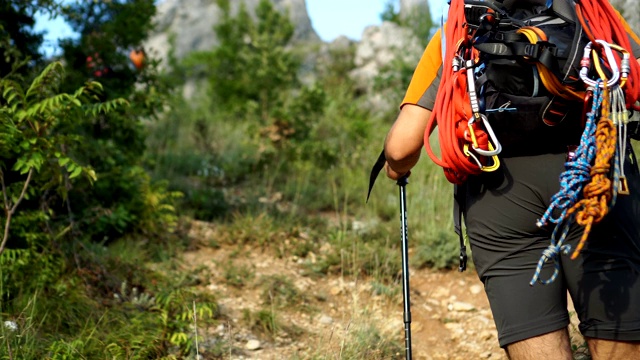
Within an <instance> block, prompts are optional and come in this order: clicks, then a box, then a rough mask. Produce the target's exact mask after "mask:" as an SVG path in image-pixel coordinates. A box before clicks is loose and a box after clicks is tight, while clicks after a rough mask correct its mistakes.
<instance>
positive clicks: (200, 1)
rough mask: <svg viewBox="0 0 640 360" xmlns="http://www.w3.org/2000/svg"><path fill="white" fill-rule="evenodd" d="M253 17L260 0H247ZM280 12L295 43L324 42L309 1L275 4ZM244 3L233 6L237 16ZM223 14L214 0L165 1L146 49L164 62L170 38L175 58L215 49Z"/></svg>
mask: <svg viewBox="0 0 640 360" xmlns="http://www.w3.org/2000/svg"><path fill="white" fill-rule="evenodd" d="M243 2H244V3H245V5H246V7H247V9H248V10H249V12H250V13H252V12H253V9H255V8H256V6H257V5H258V3H259V0H243ZM272 2H273V4H274V6H275V7H276V9H278V10H280V11H288V13H289V16H290V18H291V21H292V22H293V24H294V25H295V32H294V40H295V41H305V42H319V41H320V38H319V37H318V34H316V32H315V30H314V29H313V27H312V26H311V20H310V19H309V14H308V12H307V4H306V2H305V0H272ZM240 3H241V2H240V1H237V0H233V1H232V2H231V8H232V12H236V11H237V10H238V8H239V6H240ZM220 15H221V10H220V8H218V6H217V5H216V4H215V1H214V0H162V1H160V2H159V4H158V8H157V15H156V18H155V23H156V30H155V33H154V34H153V35H152V36H151V37H150V38H149V40H148V41H147V43H146V44H145V47H146V49H147V50H148V51H150V52H152V53H154V54H155V55H156V56H157V57H160V58H164V57H165V56H166V55H167V53H168V51H169V46H170V45H169V36H170V35H173V36H175V55H176V56H177V57H178V58H182V57H183V56H184V55H186V54H187V53H189V52H191V51H194V50H207V49H211V48H212V47H214V46H215V45H216V44H217V41H218V40H217V38H216V34H215V32H214V31H213V27H214V25H215V23H216V22H217V21H218V19H219V18H220Z"/></svg>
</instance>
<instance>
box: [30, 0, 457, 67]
mask: <svg viewBox="0 0 640 360" xmlns="http://www.w3.org/2000/svg"><path fill="white" fill-rule="evenodd" d="M388 1H389V0H306V2H307V11H308V12H309V17H310V18H311V24H312V26H313V28H314V29H315V30H316V32H317V33H318V35H319V36H320V38H321V39H322V40H324V41H332V40H334V39H335V38H336V37H338V36H340V35H345V36H347V37H348V38H350V39H353V40H359V39H360V37H361V36H362V32H363V30H364V29H365V28H366V27H367V26H370V25H379V24H380V22H381V20H380V14H382V12H383V11H384V9H385V7H386V4H387V2H388ZM425 1H427V0H425ZM428 1H429V3H430V4H431V13H432V14H440V12H441V11H442V10H441V9H442V4H444V3H445V2H446V0H428ZM36 30H37V31H42V30H45V31H47V32H48V33H47V34H46V35H45V44H44V48H45V51H46V53H47V55H51V54H53V53H54V52H55V47H56V44H57V39H59V38H67V37H69V36H72V35H73V33H72V31H71V29H70V28H69V27H68V26H67V25H66V24H65V22H64V20H62V18H60V17H59V18H57V19H54V20H49V19H47V18H46V17H39V18H38V19H37V22H36Z"/></svg>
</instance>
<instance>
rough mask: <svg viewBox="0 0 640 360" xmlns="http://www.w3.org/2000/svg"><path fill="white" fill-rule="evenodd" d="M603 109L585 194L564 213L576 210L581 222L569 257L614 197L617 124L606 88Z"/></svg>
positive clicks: (578, 221)
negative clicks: (612, 167) (613, 168)
mask: <svg viewBox="0 0 640 360" xmlns="http://www.w3.org/2000/svg"><path fill="white" fill-rule="evenodd" d="M602 96H603V101H602V113H601V117H600V121H599V122H598V125H597V127H596V134H595V135H596V148H597V152H596V159H595V162H594V165H593V167H592V168H591V172H590V174H591V182H590V183H589V184H587V185H585V187H584V190H583V191H582V193H583V195H584V198H583V199H582V200H580V201H579V202H577V203H576V204H575V205H574V206H573V207H572V208H571V209H569V211H568V212H567V217H569V216H571V215H572V214H573V213H576V222H577V223H578V224H580V225H582V226H584V227H585V228H584V233H583V234H582V237H581V238H580V242H579V243H578V245H577V246H576V249H575V250H574V252H573V254H571V259H572V260H574V259H576V258H577V257H578V255H579V254H580V251H581V250H582V248H583V247H584V245H585V243H586V241H587V238H588V237H589V233H590V232H591V226H592V225H593V224H596V223H598V222H600V221H601V220H602V219H603V218H604V217H605V216H606V215H607V213H608V212H609V204H610V203H611V199H612V198H613V188H612V183H611V179H609V172H610V168H611V159H612V158H613V157H614V155H615V152H616V140H617V128H616V126H615V125H614V124H613V121H611V119H610V116H609V91H608V89H606V88H605V89H604V93H603V95H602Z"/></svg>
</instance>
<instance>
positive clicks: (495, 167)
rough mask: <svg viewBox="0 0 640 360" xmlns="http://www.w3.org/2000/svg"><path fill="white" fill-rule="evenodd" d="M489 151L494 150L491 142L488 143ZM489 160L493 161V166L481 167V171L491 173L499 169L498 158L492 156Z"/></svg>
mask: <svg viewBox="0 0 640 360" xmlns="http://www.w3.org/2000/svg"><path fill="white" fill-rule="evenodd" d="M489 150H491V151H493V150H495V149H494V148H493V145H492V144H491V142H489ZM491 158H492V159H493V164H491V166H484V167H482V169H481V170H482V171H484V172H492V171H496V170H498V168H499V167H500V158H498V155H493V156H492V157H491Z"/></svg>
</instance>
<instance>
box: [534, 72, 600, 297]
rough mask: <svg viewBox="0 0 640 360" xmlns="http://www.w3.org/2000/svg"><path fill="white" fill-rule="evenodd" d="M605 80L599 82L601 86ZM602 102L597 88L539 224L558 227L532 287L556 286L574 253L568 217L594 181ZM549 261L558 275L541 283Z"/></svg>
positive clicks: (540, 225)
mask: <svg viewBox="0 0 640 360" xmlns="http://www.w3.org/2000/svg"><path fill="white" fill-rule="evenodd" d="M601 81H602V80H599V83H600V82H601ZM599 83H598V85H599ZM602 100H603V90H602V89H601V88H600V86H595V89H594V90H593V102H592V104H591V111H590V112H589V113H588V114H587V122H586V124H585V128H584V131H583V132H582V136H581V137H580V145H578V148H577V149H576V153H575V158H574V159H571V160H569V161H567V162H565V164H564V166H565V169H566V170H565V171H563V172H562V174H560V190H559V191H558V192H557V193H556V194H555V195H553V197H551V204H550V205H549V207H548V208H547V210H546V211H545V212H544V214H543V215H542V217H541V218H540V219H539V220H538V222H537V225H538V226H539V227H542V226H544V225H546V224H547V222H551V223H554V224H556V226H555V227H554V229H553V233H552V234H551V244H550V245H549V246H548V247H547V248H546V249H545V250H544V251H542V256H540V260H538V265H537V266H536V270H535V272H534V274H533V277H532V278H531V281H530V282H529V285H531V286H533V285H534V284H535V283H536V282H540V283H541V284H544V285H547V284H550V283H552V282H553V281H554V280H555V279H556V278H557V277H558V274H559V273H560V259H559V256H560V254H561V253H562V254H564V255H566V254H568V253H569V251H571V245H568V244H567V245H565V244H564V241H565V240H566V238H567V234H568V233H569V229H570V228H571V223H572V222H573V216H572V217H570V218H567V212H568V211H569V209H571V208H572V207H573V206H574V205H575V204H576V203H577V202H578V201H579V199H580V197H581V196H582V189H583V187H584V185H585V184H586V183H587V182H588V181H589V180H590V179H591V175H590V171H591V163H592V162H593V159H594V158H595V156H596V151H597V148H596V137H595V132H596V123H597V116H598V114H599V111H598V110H599V109H600V107H601V105H602ZM556 209H557V210H559V212H560V214H559V215H558V216H557V217H553V215H552V213H553V212H554V210H556ZM558 233H560V238H558ZM556 239H557V240H556ZM549 260H552V261H553V262H554V267H555V269H554V272H553V274H552V275H551V277H550V278H549V279H547V280H541V279H540V274H541V272H542V267H543V266H544V264H545V263H547V262H548V261H549Z"/></svg>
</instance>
